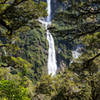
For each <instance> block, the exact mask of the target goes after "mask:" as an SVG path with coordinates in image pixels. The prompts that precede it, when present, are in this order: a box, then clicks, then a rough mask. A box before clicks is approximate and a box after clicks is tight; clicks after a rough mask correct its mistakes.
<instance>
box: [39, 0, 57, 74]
mask: <svg viewBox="0 0 100 100" xmlns="http://www.w3.org/2000/svg"><path fill="white" fill-rule="evenodd" d="M47 13H48V16H47V18H46V21H44V20H41V19H39V22H41V23H42V24H43V25H45V27H46V30H47V32H46V33H47V40H48V43H49V50H48V64H47V65H48V74H52V75H55V74H56V71H57V64H56V53H55V47H54V39H53V36H52V34H51V33H50V32H49V30H48V26H49V25H50V24H51V0H47Z"/></svg>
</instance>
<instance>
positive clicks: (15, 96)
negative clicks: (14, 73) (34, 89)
mask: <svg viewBox="0 0 100 100" xmlns="http://www.w3.org/2000/svg"><path fill="white" fill-rule="evenodd" d="M0 98H1V99H3V100H30V99H29V98H28V94H27V88H24V87H23V86H21V85H19V84H17V83H16V82H13V81H11V80H1V81H0Z"/></svg>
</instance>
